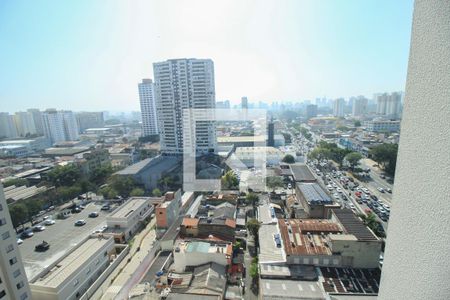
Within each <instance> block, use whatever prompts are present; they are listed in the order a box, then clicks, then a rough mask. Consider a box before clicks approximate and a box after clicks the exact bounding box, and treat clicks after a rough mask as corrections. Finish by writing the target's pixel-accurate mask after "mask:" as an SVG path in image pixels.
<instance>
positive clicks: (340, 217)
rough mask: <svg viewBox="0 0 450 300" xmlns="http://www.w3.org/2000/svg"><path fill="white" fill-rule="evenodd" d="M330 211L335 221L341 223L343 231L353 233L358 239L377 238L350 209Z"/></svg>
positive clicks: (370, 239) (369, 239)
mask: <svg viewBox="0 0 450 300" xmlns="http://www.w3.org/2000/svg"><path fill="white" fill-rule="evenodd" d="M332 213H333V214H334V216H335V217H336V219H337V221H339V223H341V224H342V227H343V228H344V231H345V233H348V234H353V235H354V236H355V237H356V238H357V239H358V241H378V240H379V239H378V238H377V237H376V236H375V234H374V233H373V232H372V231H371V230H370V229H369V228H368V227H367V226H366V225H364V223H363V222H362V221H361V219H360V218H359V217H357V216H356V215H355V214H354V213H353V211H352V210H351V209H333V210H332Z"/></svg>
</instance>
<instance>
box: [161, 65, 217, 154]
mask: <svg viewBox="0 0 450 300" xmlns="http://www.w3.org/2000/svg"><path fill="white" fill-rule="evenodd" d="M153 72H154V77H155V94H156V110H157V113H158V127H159V132H160V135H161V138H160V144H161V151H162V152H163V153H164V154H182V153H183V109H188V108H194V109H195V108H199V109H209V108H215V104H216V100H215V87H214V63H213V61H212V60H210V59H194V58H190V59H170V60H167V61H163V62H158V63H154V64H153ZM195 135H196V141H195V142H196V150H197V152H198V153H204V152H212V151H214V150H215V145H216V132H215V124H214V122H213V121H201V122H197V123H196V131H195Z"/></svg>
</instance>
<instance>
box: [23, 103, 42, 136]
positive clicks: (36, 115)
mask: <svg viewBox="0 0 450 300" xmlns="http://www.w3.org/2000/svg"><path fill="white" fill-rule="evenodd" d="M27 112H29V113H31V114H32V115H33V121H34V127H35V128H36V133H37V134H38V135H44V124H43V123H42V113H41V111H40V110H39V109H37V108H29V109H27Z"/></svg>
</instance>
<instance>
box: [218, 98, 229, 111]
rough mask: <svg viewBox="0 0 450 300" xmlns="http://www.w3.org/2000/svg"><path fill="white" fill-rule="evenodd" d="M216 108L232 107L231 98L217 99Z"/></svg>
mask: <svg viewBox="0 0 450 300" xmlns="http://www.w3.org/2000/svg"><path fill="white" fill-rule="evenodd" d="M216 108H226V109H228V108H230V100H225V101H217V102H216Z"/></svg>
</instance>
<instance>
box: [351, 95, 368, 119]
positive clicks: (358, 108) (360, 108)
mask: <svg viewBox="0 0 450 300" xmlns="http://www.w3.org/2000/svg"><path fill="white" fill-rule="evenodd" d="M368 102H369V100H368V99H367V98H365V97H363V96H359V97H358V98H354V99H353V108H352V115H353V116H362V115H364V114H366V113H367V105H368Z"/></svg>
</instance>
